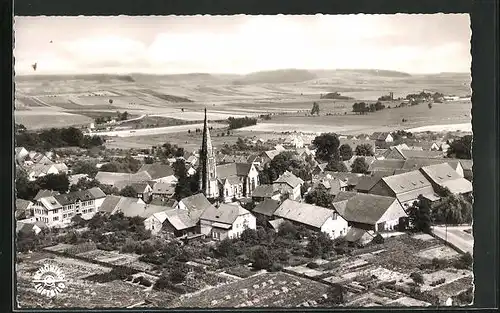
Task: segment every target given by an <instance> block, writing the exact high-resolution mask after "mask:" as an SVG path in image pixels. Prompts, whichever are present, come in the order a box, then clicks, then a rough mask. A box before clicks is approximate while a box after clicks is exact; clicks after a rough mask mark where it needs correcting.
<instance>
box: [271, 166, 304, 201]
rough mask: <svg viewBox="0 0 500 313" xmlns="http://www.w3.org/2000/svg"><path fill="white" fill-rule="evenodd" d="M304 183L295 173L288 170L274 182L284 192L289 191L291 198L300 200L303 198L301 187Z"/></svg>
mask: <svg viewBox="0 0 500 313" xmlns="http://www.w3.org/2000/svg"><path fill="white" fill-rule="evenodd" d="M302 184H304V181H303V180H302V179H300V178H298V177H297V176H295V175H293V173H291V172H289V171H286V172H284V173H283V174H282V175H281V176H280V177H278V179H276V180H275V181H274V182H273V185H275V186H276V187H277V189H278V190H279V191H280V192H281V193H282V194H286V193H288V197H289V199H291V200H299V199H301V198H302V195H301V192H300V188H301V187H302Z"/></svg>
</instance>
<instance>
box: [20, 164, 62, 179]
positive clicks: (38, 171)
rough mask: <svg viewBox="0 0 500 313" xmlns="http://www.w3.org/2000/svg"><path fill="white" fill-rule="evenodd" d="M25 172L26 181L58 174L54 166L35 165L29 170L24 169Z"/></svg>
mask: <svg viewBox="0 0 500 313" xmlns="http://www.w3.org/2000/svg"><path fill="white" fill-rule="evenodd" d="M26 172H27V174H28V179H29V180H30V181H35V180H37V179H38V178H40V177H43V176H46V175H49V174H54V175H57V174H59V170H58V169H57V167H56V166H54V164H50V165H45V164H35V165H33V166H31V167H29V168H26Z"/></svg>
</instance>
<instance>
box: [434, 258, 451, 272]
mask: <svg viewBox="0 0 500 313" xmlns="http://www.w3.org/2000/svg"><path fill="white" fill-rule="evenodd" d="M446 265H447V262H446V260H444V259H438V258H433V259H432V266H433V267H434V269H437V270H438V269H442V268H445V267H446Z"/></svg>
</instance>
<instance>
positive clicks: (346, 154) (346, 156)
mask: <svg viewBox="0 0 500 313" xmlns="http://www.w3.org/2000/svg"><path fill="white" fill-rule="evenodd" d="M339 153H340V157H341V158H342V161H347V160H350V159H351V158H352V155H353V152H352V148H351V146H349V145H348V144H343V145H341V146H340V148H339Z"/></svg>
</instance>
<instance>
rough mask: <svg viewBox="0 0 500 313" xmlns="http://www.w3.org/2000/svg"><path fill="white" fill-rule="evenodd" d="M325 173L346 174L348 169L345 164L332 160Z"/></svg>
mask: <svg viewBox="0 0 500 313" xmlns="http://www.w3.org/2000/svg"><path fill="white" fill-rule="evenodd" d="M325 171H332V172H341V173H345V172H347V167H346V166H345V164H344V163H343V162H340V161H336V160H332V161H330V162H328V164H327V165H326V167H325Z"/></svg>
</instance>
